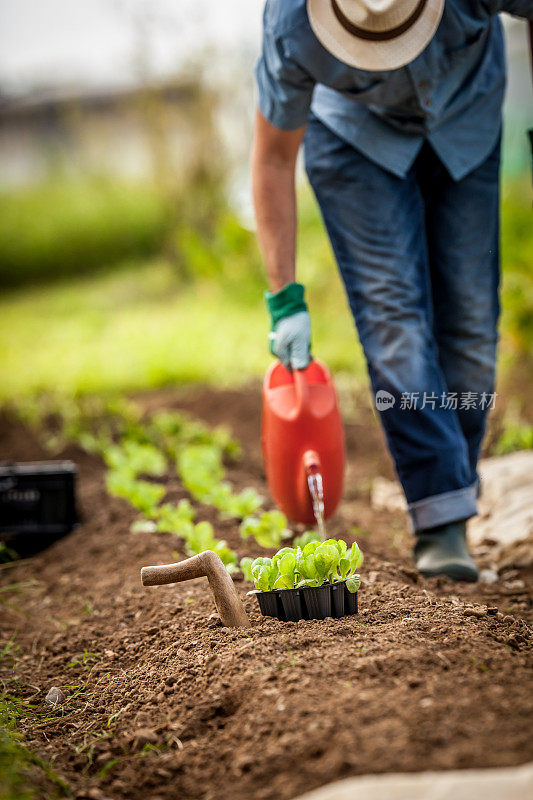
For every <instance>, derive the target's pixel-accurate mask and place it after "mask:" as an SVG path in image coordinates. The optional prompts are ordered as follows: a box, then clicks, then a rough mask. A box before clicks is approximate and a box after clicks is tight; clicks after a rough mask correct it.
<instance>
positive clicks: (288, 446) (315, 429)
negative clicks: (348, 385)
mask: <svg viewBox="0 0 533 800" xmlns="http://www.w3.org/2000/svg"><path fill="white" fill-rule="evenodd" d="M262 447H263V459H264V464H265V471H266V476H267V481H268V486H269V489H270V493H271V495H272V498H273V500H274V502H275V503H276V505H277V506H279V508H280V509H281V510H282V511H283V512H284V513H285V514H286V515H287V517H289V519H291V520H293V521H294V522H302V523H306V524H307V523H313V522H314V521H315V520H316V521H317V522H319V519H320V517H322V518H323V519H327V518H328V517H330V516H331V515H332V514H333V512H334V511H335V509H336V508H337V505H338V503H339V501H340V499H341V496H342V490H343V482H344V464H345V447H344V431H343V427H342V420H341V415H340V412H339V407H338V403H337V393H336V391H335V386H334V384H333V378H332V377H331V373H330V372H329V370H328V368H327V367H326V366H325V364H322V363H321V362H320V361H317V360H316V359H315V360H313V361H311V363H310V364H309V366H308V367H307V368H306V369H303V370H293V371H292V372H290V371H289V370H287V369H285V367H284V366H283V364H281V363H280V362H279V361H278V362H276V363H274V364H273V365H272V366H271V367H270V368H269V369H268V371H267V373H266V376H265V380H264V383H263V420H262ZM312 494H313V495H314V497H315V505H314V506H313V497H312ZM319 527H320V522H319Z"/></svg>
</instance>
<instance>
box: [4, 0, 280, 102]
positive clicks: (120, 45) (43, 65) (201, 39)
mask: <svg viewBox="0 0 533 800" xmlns="http://www.w3.org/2000/svg"><path fill="white" fill-rule="evenodd" d="M263 2H264V0H0V88H1V89H3V90H4V91H9V92H13V91H25V90H28V89H32V88H36V87H39V86H43V85H50V84H52V85H57V84H76V85H80V84H81V85H86V86H90V85H111V84H117V85H123V84H128V83H131V82H135V81H136V79H137V78H138V77H139V75H140V74H141V73H142V75H143V76H148V77H154V78H157V77H164V76H166V75H169V74H172V73H173V72H176V71H177V70H178V69H179V68H180V66H182V65H183V63H184V62H186V61H187V60H188V59H190V58H191V57H192V56H194V54H195V53H197V52H198V51H199V50H202V49H204V48H206V47H210V48H213V47H215V48H218V49H219V50H221V51H223V50H226V51H227V50H233V49H235V47H236V46H237V48H238V49H242V50H243V51H250V52H255V50H256V49H257V48H258V46H259V40H260V25H261V13H262V6H263Z"/></svg>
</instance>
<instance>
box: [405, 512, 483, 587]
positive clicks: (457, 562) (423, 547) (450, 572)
mask: <svg viewBox="0 0 533 800" xmlns="http://www.w3.org/2000/svg"><path fill="white" fill-rule="evenodd" d="M414 555H415V561H416V566H417V569H418V571H419V572H420V573H421V574H422V575H425V576H426V577H428V578H429V577H432V576H435V575H447V577H448V578H452V580H454V581H471V582H473V581H477V579H478V569H477V567H476V565H475V562H474V559H473V558H472V556H471V555H470V553H469V552H468V548H467V546H466V522H464V521H461V522H450V523H448V525H439V527H438V528H429V529H428V530H425V531H418V533H417V534H416V543H415V547H414Z"/></svg>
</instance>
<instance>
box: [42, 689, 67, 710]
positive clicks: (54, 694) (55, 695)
mask: <svg viewBox="0 0 533 800" xmlns="http://www.w3.org/2000/svg"><path fill="white" fill-rule="evenodd" d="M63 700H64V695H63V692H62V691H61V689H58V688H57V686H52V688H51V689H49V691H48V694H47V695H46V697H45V698H44V702H45V703H48V705H49V706H57V705H60V704H61V703H62V702H63Z"/></svg>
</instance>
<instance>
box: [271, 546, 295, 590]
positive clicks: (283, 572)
mask: <svg viewBox="0 0 533 800" xmlns="http://www.w3.org/2000/svg"><path fill="white" fill-rule="evenodd" d="M272 563H273V565H274V566H277V568H278V571H279V576H278V577H277V578H276V580H275V582H274V589H294V587H295V585H296V554H295V553H294V551H290V552H286V553H283V555H282V556H281V557H280V558H279V559H278V560H277V561H276V560H275V559H274V558H273V559H272Z"/></svg>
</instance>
